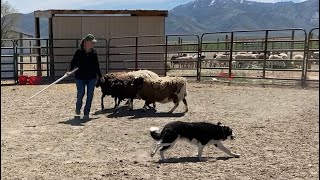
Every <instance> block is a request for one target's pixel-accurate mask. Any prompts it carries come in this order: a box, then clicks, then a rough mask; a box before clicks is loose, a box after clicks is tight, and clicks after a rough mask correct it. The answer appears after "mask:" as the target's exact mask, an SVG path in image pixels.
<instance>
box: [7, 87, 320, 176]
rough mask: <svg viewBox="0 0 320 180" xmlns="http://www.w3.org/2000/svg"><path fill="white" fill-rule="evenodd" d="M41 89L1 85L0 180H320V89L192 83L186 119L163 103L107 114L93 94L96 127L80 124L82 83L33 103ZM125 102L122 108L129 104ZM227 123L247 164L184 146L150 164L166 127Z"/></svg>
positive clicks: (51, 90)
mask: <svg viewBox="0 0 320 180" xmlns="http://www.w3.org/2000/svg"><path fill="white" fill-rule="evenodd" d="M43 87H44V86H2V87H1V179H3V180H5V179H59V180H60V179H77V180H78V179H152V180H153V179H161V180H162V179H181V180H184V179H193V180H194V179H219V180H220V179H228V180H237V179H239V180H250V179H257V180H264V179H265V180H267V179H268V180H269V179H277V180H279V179H280V180H281V179H283V180H288V179H308V180H311V179H318V178H319V171H318V170H319V120H318V119H319V89H318V88H311V89H300V88H298V87H297V88H288V87H266V88H263V87H259V86H236V85H231V86H227V85H223V84H200V83H189V84H188V93H189V94H188V96H187V100H188V103H189V112H188V113H187V114H185V115H183V114H182V113H180V112H182V111H183V110H184V107H183V105H182V104H181V105H180V106H179V107H178V108H177V110H176V111H175V113H173V114H167V113H165V112H167V111H169V110H170V109H171V108H172V106H173V104H171V103H169V104H157V109H158V111H157V112H156V113H155V112H151V111H149V112H147V113H143V112H142V111H141V109H140V108H141V107H142V105H143V102H142V101H138V100H136V101H135V102H134V107H135V109H136V110H134V111H131V112H130V111H127V110H126V108H125V107H124V108H122V109H120V112H119V113H118V114H113V113H112V111H111V110H110V108H111V107H113V105H114V104H113V101H112V100H111V98H106V99H105V106H106V108H107V110H105V111H103V112H101V111H100V95H101V92H100V90H99V89H96V91H95V97H94V101H93V105H92V115H91V117H92V119H91V120H90V121H88V122H86V123H80V122H79V121H78V120H76V119H74V109H75V105H74V104H75V95H76V91H75V84H59V85H54V86H53V87H52V88H49V89H48V90H47V91H45V93H43V94H41V95H39V96H37V97H36V98H34V99H33V100H30V101H28V100H27V98H28V97H30V96H31V95H33V94H34V93H36V92H37V91H39V90H41V89H42V88H43ZM122 104H123V103H122ZM175 120H180V121H188V122H191V121H208V122H213V123H217V122H219V121H220V122H222V123H224V124H225V125H228V126H230V127H231V128H233V130H234V132H235V133H236V138H235V140H233V141H227V142H225V143H224V144H225V146H226V147H228V148H230V149H231V150H232V151H234V152H236V153H240V154H241V157H240V158H229V157H228V155H227V154H225V153H223V152H222V151H219V150H218V149H217V148H215V147H214V146H207V147H205V149H204V157H206V158H207V160H206V161H203V162H198V161H197V159H196V158H195V157H196V156H195V155H196V154H197V148H196V147H195V146H192V145H189V144H188V143H186V142H183V141H180V142H178V143H177V144H176V145H175V146H174V148H172V149H170V150H169V151H167V153H166V154H165V156H166V157H167V158H169V160H168V162H167V163H163V162H159V161H158V160H159V158H160V157H159V154H156V155H155V157H154V158H151V157H150V156H149V153H150V151H151V149H152V147H153V140H152V139H151V137H150V135H149V127H150V126H159V127H162V126H163V125H165V124H166V123H168V122H171V121H175Z"/></svg>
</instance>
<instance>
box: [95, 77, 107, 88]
mask: <svg viewBox="0 0 320 180" xmlns="http://www.w3.org/2000/svg"><path fill="white" fill-rule="evenodd" d="M102 78H104V82H106V78H105V77H104V76H103V77H102ZM102 84H103V82H101V80H100V78H98V80H97V82H96V87H100V86H102Z"/></svg>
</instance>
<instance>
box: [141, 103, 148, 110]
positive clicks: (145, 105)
mask: <svg viewBox="0 0 320 180" xmlns="http://www.w3.org/2000/svg"><path fill="white" fill-rule="evenodd" d="M147 106H148V104H147V101H145V102H144V105H143V108H142V110H143V111H144V112H146V111H147Z"/></svg>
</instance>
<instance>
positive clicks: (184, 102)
mask: <svg viewBox="0 0 320 180" xmlns="http://www.w3.org/2000/svg"><path fill="white" fill-rule="evenodd" d="M182 102H183V104H184V106H185V111H184V112H185V113H186V112H188V110H189V109H188V103H187V100H186V98H183V100H182Z"/></svg>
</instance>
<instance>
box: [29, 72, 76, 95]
mask: <svg viewBox="0 0 320 180" xmlns="http://www.w3.org/2000/svg"><path fill="white" fill-rule="evenodd" d="M78 69H79V68H75V69H74V70H72V71H70V73H69V75H70V74H72V73H74V72H76V71H77V70H78ZM69 75H68V74H65V75H63V76H62V77H61V78H59V79H57V80H56V81H55V82H53V83H51V84H50V85H48V86H47V87H45V88H43V89H42V90H41V91H39V92H37V93H36V94H35V95H33V96H31V97H30V98H29V100H30V99H32V98H34V97H35V96H37V95H38V94H40V93H42V92H43V91H44V90H46V89H48V88H49V87H50V86H52V85H54V84H57V83H58V82H60V81H62V80H63V79H64V78H66V77H68V76H69Z"/></svg>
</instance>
